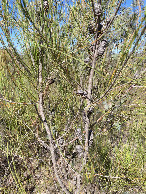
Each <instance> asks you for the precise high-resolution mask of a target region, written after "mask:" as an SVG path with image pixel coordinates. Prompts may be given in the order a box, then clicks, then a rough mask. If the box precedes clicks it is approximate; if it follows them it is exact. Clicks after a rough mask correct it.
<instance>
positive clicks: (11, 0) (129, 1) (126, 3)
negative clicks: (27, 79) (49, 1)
mask: <svg viewBox="0 0 146 194" xmlns="http://www.w3.org/2000/svg"><path fill="white" fill-rule="evenodd" d="M13 1H14V0H10V5H11V6H12V4H13ZM30 1H31V0H29V2H30ZM33 1H34V0H33ZM63 1H64V0H63ZM132 2H133V0H126V1H125V3H124V4H123V5H124V6H126V7H131V4H132ZM0 6H1V3H0ZM0 10H1V7H0ZM0 21H1V18H0ZM0 33H2V30H1V28H0ZM11 36H12V38H13V42H14V45H15V46H16V48H17V49H18V50H19V49H20V48H19V46H18V45H19V43H18V42H17V41H16V38H15V33H14V32H13V31H12V34H11ZM4 41H5V42H6V39H4ZM0 47H2V44H1V43H0Z"/></svg>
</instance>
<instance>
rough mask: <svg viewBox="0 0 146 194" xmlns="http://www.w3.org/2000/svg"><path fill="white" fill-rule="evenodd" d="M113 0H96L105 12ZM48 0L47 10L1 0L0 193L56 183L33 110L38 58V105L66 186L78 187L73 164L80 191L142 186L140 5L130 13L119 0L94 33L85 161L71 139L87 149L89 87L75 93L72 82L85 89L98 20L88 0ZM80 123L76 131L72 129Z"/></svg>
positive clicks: (53, 187) (41, 128)
mask: <svg viewBox="0 0 146 194" xmlns="http://www.w3.org/2000/svg"><path fill="white" fill-rule="evenodd" d="M117 2H118V1H115V0H113V1H102V10H103V14H102V16H101V21H102V22H104V21H105V20H106V19H108V18H109V17H110V18H112V17H113V13H114V11H115V9H116V8H117V5H116V4H117ZM48 3H49V8H48V10H47V11H46V10H44V9H42V6H43V2H41V4H39V3H38V2H37V1H35V2H34V1H32V2H31V3H29V2H28V1H14V4H13V6H12V5H9V3H6V2H5V1H2V6H3V10H2V11H1V13H0V17H1V21H0V22H1V23H0V28H1V30H2V33H1V35H0V41H1V43H2V45H3V46H4V48H3V49H1V50H0V157H1V158H0V164H4V165H3V166H1V167H0V168H1V169H2V170H1V171H2V175H0V178H1V177H2V183H1V184H2V193H5V192H6V193H11V192H13V193H17V192H18V193H19V192H20V193H30V192H35V193H38V192H42V190H44V192H47V193H51V192H57V193H60V192H61V188H60V187H59V184H58V182H57V181H56V179H55V178H54V167H53V165H52V160H51V153H50V150H49V146H50V144H49V136H48V133H47V131H46V128H45V126H44V122H43V121H42V119H41V118H40V112H39V111H40V110H39V100H40V97H39V92H40V89H39V76H38V75H39V71H40V70H39V66H40V63H41V64H42V93H43V107H44V114H45V118H46V121H47V123H48V126H49V129H50V131H51V134H52V137H53V144H54V147H55V149H54V150H55V156H56V161H57V165H58V172H59V173H60V174H59V175H60V177H61V179H62V180H63V182H65V185H66V186H67V187H68V188H69V190H70V191H71V192H73V193H74V192H75V191H76V182H75V183H74V178H75V177H76V176H77V173H79V174H80V177H81V183H80V184H81V190H82V191H85V190H86V191H87V193H90V192H91V190H92V189H91V188H92V187H94V189H95V190H94V191H93V192H95V193H98V192H101V193H102V192H104V193H115V192H119V193H123V192H133V191H134V192H137V193H140V192H144V189H145V188H144V186H145V185H144V181H145V174H144V140H145V139H144V136H145V134H144V130H143V129H144V127H145V115H144V108H145V107H144V100H145V99H144V92H145V91H144V89H145V76H144V73H145V69H144V61H145V57H144V54H145V53H144V49H143V48H144V42H143V34H144V33H143V30H144V25H145V23H144V17H142V16H143V15H144V10H143V9H142V10H141V9H140V7H139V8H138V9H137V8H136V7H135V8H136V9H137V12H138V13H139V14H137V12H133V9H131V8H126V7H124V5H122V6H121V8H120V10H119V12H118V14H117V16H116V18H115V20H114V22H113V23H112V25H111V26H110V27H109V29H108V31H107V32H104V31H102V32H101V34H100V37H99V39H100V40H99V41H101V40H103V39H106V40H107V41H108V46H107V48H106V50H105V53H104V55H103V56H101V57H97V59H96V64H95V71H94V77H93V84H92V102H91V105H92V106H93V112H92V113H91V115H90V130H92V131H93V143H92V144H91V146H89V153H88V159H87V162H86V165H85V166H84V168H83V169H82V165H83V156H81V157H79V156H78V153H77V148H76V146H77V145H78V146H82V148H83V152H84V148H85V147H84V144H85V137H84V134H85V124H86V123H85V113H86V112H87V111H88V110H86V109H85V107H86V105H87V97H86V95H85V96H84V95H83V96H81V95H77V91H78V90H79V89H82V90H85V91H87V89H88V84H89V78H90V73H91V69H92V67H91V66H92V51H91V46H93V43H95V42H96V40H95V34H90V33H89V30H88V28H89V23H93V24H94V22H95V18H94V14H93V13H94V12H93V8H92V1H86V2H80V1H76V2H74V3H73V5H71V4H66V5H63V4H62V3H61V1H51V0H50V1H48ZM40 5H41V6H40ZM39 6H40V7H39ZM14 12H15V14H14ZM140 14H141V15H140ZM136 25H137V26H136ZM11 30H13V31H14V35H12V34H11V33H10V32H11ZM13 36H14V37H15V39H17V41H18V43H19V48H21V54H20V51H19V50H17V48H16V46H15V43H14V42H13V38H14V37H13ZM4 37H5V38H6V41H7V42H8V43H9V44H8V45H9V46H6V42H5V41H4ZM140 38H141V39H140ZM132 49H133V52H131V51H132ZM134 49H136V52H134ZM88 56H90V57H89V61H88V62H85V59H86V57H88ZM128 59H129V60H128ZM51 80H53V82H52V83H51ZM86 108H89V107H86ZM77 129H80V130H81V136H82V139H80V138H79V137H77V135H76V130H77ZM60 141H62V142H63V143H59V142H60ZM42 142H43V143H42ZM10 180H11V181H10ZM54 181H55V184H54ZM84 189H85V190H84Z"/></svg>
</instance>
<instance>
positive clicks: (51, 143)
mask: <svg viewBox="0 0 146 194" xmlns="http://www.w3.org/2000/svg"><path fill="white" fill-rule="evenodd" d="M39 114H40V116H41V119H42V122H43V123H44V126H45V129H46V132H47V135H48V137H49V142H50V146H49V149H50V152H51V157H52V163H53V168H54V172H55V176H56V178H57V181H58V183H59V185H60V186H61V188H62V190H63V191H64V192H65V193H66V194H70V192H69V190H68V189H67V188H66V186H65V185H64V184H63V182H62V180H61V179H60V177H59V175H58V171H57V163H56V159H55V152H54V145H53V140H52V135H51V131H50V129H49V126H48V124H47V121H46V118H45V115H44V108H43V91H42V62H41V60H40V59H39Z"/></svg>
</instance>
